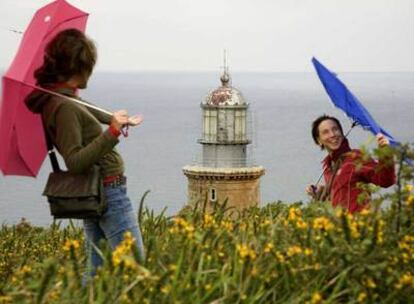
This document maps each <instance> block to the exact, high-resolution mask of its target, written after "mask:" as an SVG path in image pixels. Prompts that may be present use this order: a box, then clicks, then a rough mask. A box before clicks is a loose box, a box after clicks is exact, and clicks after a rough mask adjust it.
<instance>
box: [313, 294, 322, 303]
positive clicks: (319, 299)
mask: <svg viewBox="0 0 414 304" xmlns="http://www.w3.org/2000/svg"><path fill="white" fill-rule="evenodd" d="M321 302H322V296H321V294H320V293H319V292H315V293H314V294H313V295H312V299H311V303H312V304H318V303H321Z"/></svg>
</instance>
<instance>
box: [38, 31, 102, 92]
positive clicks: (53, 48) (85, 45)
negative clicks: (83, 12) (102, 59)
mask: <svg viewBox="0 0 414 304" xmlns="http://www.w3.org/2000/svg"><path fill="white" fill-rule="evenodd" d="M96 58H97V52H96V47H95V44H94V43H93V41H92V40H90V39H89V38H88V37H86V35H85V34H84V33H82V32H81V31H79V30H77V29H67V30H63V31H61V32H59V33H58V34H57V35H56V36H55V37H54V38H53V39H52V40H51V41H50V42H49V43H48V44H47V46H46V49H45V54H44V57H43V65H42V66H41V67H39V68H38V69H37V70H36V71H35V72H34V77H35V78H36V84H37V85H39V86H47V85H49V84H55V83H61V82H66V81H68V80H69V79H71V78H72V77H73V76H80V77H82V80H84V81H85V83H86V82H87V80H88V78H89V76H90V75H91V74H92V70H93V68H94V66H95V63H96Z"/></svg>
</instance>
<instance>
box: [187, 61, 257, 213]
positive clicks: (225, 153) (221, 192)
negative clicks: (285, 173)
mask: <svg viewBox="0 0 414 304" xmlns="http://www.w3.org/2000/svg"><path fill="white" fill-rule="evenodd" d="M220 80H221V86H220V87H218V88H217V89H216V90H213V91H212V92H211V93H210V94H208V96H207V98H206V99H205V101H204V102H202V103H201V110H202V126H203V131H202V135H201V139H199V140H198V142H199V143H200V144H201V145H202V160H201V161H200V162H198V163H197V164H195V165H191V166H185V167H184V168H183V172H184V174H185V175H186V176H187V178H188V203H189V204H196V203H200V204H201V203H204V202H207V206H208V207H209V208H212V207H214V204H217V203H223V202H224V201H225V200H226V199H227V206H232V207H236V208H237V209H243V208H245V207H249V206H256V205H259V204H260V177H261V176H262V175H263V174H264V171H265V170H264V168H263V167H261V166H253V165H251V164H249V161H248V155H247V149H246V148H247V145H248V144H250V143H251V140H250V139H249V138H248V135H247V134H248V132H247V116H248V108H249V105H248V103H247V102H246V101H245V99H244V98H243V96H242V94H241V92H240V91H239V90H237V89H236V88H234V87H233V86H232V85H231V78H230V74H229V72H228V69H227V67H225V68H224V72H223V75H222V76H221V78H220Z"/></svg>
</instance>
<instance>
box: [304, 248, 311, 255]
mask: <svg viewBox="0 0 414 304" xmlns="http://www.w3.org/2000/svg"><path fill="white" fill-rule="evenodd" d="M303 253H304V254H305V255H306V256H310V255H312V253H313V250H312V249H310V248H305V250H303Z"/></svg>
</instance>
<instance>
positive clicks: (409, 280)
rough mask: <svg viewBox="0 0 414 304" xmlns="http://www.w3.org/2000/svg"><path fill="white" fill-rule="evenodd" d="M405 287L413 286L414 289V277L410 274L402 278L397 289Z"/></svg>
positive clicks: (405, 274)
mask: <svg viewBox="0 0 414 304" xmlns="http://www.w3.org/2000/svg"><path fill="white" fill-rule="evenodd" d="M405 286H411V288H414V276H413V275H412V274H411V273H409V272H406V273H404V274H403V275H402V276H401V277H400V279H399V281H398V283H397V284H395V288H397V289H401V288H403V287H405Z"/></svg>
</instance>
